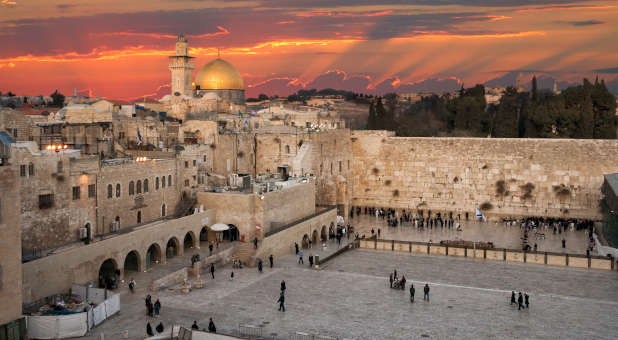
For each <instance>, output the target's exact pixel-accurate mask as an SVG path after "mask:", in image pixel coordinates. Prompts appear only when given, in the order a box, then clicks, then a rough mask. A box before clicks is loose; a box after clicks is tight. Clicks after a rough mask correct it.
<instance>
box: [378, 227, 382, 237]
mask: <svg viewBox="0 0 618 340" xmlns="http://www.w3.org/2000/svg"><path fill="white" fill-rule="evenodd" d="M381 232H382V231H381V230H380V228H378V238H380V233H381Z"/></svg>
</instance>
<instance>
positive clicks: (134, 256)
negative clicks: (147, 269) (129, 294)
mask: <svg viewBox="0 0 618 340" xmlns="http://www.w3.org/2000/svg"><path fill="white" fill-rule="evenodd" d="M141 263H142V262H141V258H140V256H139V253H138V252H137V250H131V251H130V252H129V253H128V254H127V256H126V257H125V258H124V266H123V268H124V274H125V275H127V272H139V271H140V270H141Z"/></svg>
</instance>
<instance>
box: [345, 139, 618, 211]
mask: <svg viewBox="0 0 618 340" xmlns="http://www.w3.org/2000/svg"><path fill="white" fill-rule="evenodd" d="M352 150H353V154H354V178H353V186H352V187H353V202H352V204H353V205H357V206H377V207H393V208H405V209H413V210H416V209H419V210H424V211H427V210H431V211H432V212H451V211H452V212H454V213H461V214H462V218H463V214H464V213H466V212H468V213H469V214H470V216H471V217H473V216H474V212H475V209H476V208H479V207H481V206H485V208H484V209H483V212H484V214H485V215H486V216H488V217H490V218H501V217H515V216H552V217H566V218H569V217H575V218H590V219H598V218H600V217H601V214H600V209H599V200H600V198H601V192H600V188H601V185H602V183H603V174H606V173H611V172H616V170H617V169H618V157H616V155H618V141H617V140H573V139H571V140H566V139H485V138H401V137H392V133H388V132H385V131H381V132H380V131H354V132H353V133H352Z"/></svg>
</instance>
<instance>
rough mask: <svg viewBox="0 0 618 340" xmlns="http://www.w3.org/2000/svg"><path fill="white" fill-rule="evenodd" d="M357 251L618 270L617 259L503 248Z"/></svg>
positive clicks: (414, 245)
mask: <svg viewBox="0 0 618 340" xmlns="http://www.w3.org/2000/svg"><path fill="white" fill-rule="evenodd" d="M359 248H361V249H375V250H390V251H397V252H405V253H413V254H425V255H441V256H456V257H467V258H475V259H485V260H494V261H504V262H514V263H532V264H544V265H550V266H562V267H574V268H588V269H601V270H616V269H617V268H618V264H616V261H615V260H616V259H615V258H613V257H603V256H586V255H579V254H564V253H553V252H527V251H523V250H515V249H504V248H493V249H477V248H474V247H473V248H469V247H455V246H448V245H442V244H432V243H425V242H415V241H395V240H375V239H374V240H369V239H361V240H360V241H359Z"/></svg>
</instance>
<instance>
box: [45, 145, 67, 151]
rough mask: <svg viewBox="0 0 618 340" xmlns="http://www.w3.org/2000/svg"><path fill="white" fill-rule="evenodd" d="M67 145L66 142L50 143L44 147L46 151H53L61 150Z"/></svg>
mask: <svg viewBox="0 0 618 340" xmlns="http://www.w3.org/2000/svg"><path fill="white" fill-rule="evenodd" d="M68 147H69V146H68V145H66V144H50V145H48V146H47V147H46V148H45V149H46V150H47V151H55V152H60V151H62V150H66V149H67V148H68Z"/></svg>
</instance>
